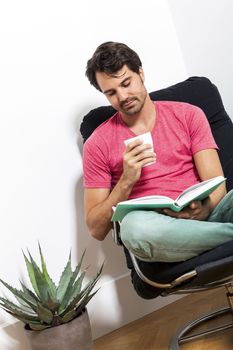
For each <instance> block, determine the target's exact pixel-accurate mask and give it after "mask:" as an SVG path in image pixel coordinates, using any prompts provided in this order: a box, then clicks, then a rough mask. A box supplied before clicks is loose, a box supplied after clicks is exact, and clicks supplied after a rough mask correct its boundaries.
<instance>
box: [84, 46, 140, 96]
mask: <svg viewBox="0 0 233 350" xmlns="http://www.w3.org/2000/svg"><path fill="white" fill-rule="evenodd" d="M124 65H126V66H127V67H128V68H129V69H130V70H132V71H133V72H135V73H137V74H139V69H140V67H141V66H142V63H141V60H140V58H139V56H138V54H137V53H136V52H135V51H133V50H132V49H130V48H129V47H128V46H127V45H125V44H122V43H117V42H113V41H108V42H105V43H103V44H101V45H100V46H98V47H97V49H96V50H95V52H94V54H93V56H92V57H91V58H90V59H89V60H88V61H87V68H86V76H87V78H88V80H89V81H90V83H91V84H92V85H93V86H94V87H95V88H96V89H97V90H99V91H101V89H100V87H99V85H98V83H97V80H96V72H104V73H106V74H108V75H112V74H114V73H116V72H117V71H119V70H120V69H121V68H122V67H123V66H124Z"/></svg>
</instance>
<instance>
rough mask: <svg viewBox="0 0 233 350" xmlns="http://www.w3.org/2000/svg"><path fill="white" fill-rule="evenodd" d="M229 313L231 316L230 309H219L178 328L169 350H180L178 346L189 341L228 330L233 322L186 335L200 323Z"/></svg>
mask: <svg viewBox="0 0 233 350" xmlns="http://www.w3.org/2000/svg"><path fill="white" fill-rule="evenodd" d="M227 313H230V314H232V309H231V308H230V307H225V308H222V309H219V310H217V311H214V312H212V313H210V314H207V315H204V316H202V317H200V318H198V319H196V320H194V321H191V322H189V323H188V324H186V325H185V326H183V327H182V328H180V329H179V330H178V332H177V333H176V334H175V335H174V336H173V338H172V340H171V343H170V350H180V346H179V345H180V344H182V343H185V342H188V341H190V340H194V339H197V338H200V337H202V336H204V335H209V334H214V333H217V332H220V331H223V330H226V329H228V328H231V327H233V322H231V323H228V324H225V325H223V326H219V327H215V328H211V329H209V330H206V331H203V332H200V333H195V334H191V335H188V333H190V331H192V330H193V329H194V328H195V327H197V326H199V325H201V324H202V323H204V322H206V321H209V320H211V319H214V318H216V317H219V316H221V315H224V314H227Z"/></svg>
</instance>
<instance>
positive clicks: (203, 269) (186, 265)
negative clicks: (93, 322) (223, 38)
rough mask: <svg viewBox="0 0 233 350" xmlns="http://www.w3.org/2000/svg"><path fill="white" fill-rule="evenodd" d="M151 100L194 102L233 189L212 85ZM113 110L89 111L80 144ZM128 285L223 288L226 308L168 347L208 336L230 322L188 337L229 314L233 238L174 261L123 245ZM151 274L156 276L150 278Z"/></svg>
mask: <svg viewBox="0 0 233 350" xmlns="http://www.w3.org/2000/svg"><path fill="white" fill-rule="evenodd" d="M150 97H151V99H152V100H167V101H182V102H188V103H191V104H193V105H196V106H199V107H200V108H201V109H202V110H203V111H204V112H205V114H206V117H207V119H208V121H209V123H210V126H211V129H212V133H213V135H214V138H215V141H216V143H217V145H218V147H219V156H220V160H221V163H222V167H223V170H224V174H225V176H226V177H227V182H226V185H227V191H229V190H231V189H232V188H233V147H232V141H233V124H232V121H231V119H230V118H229V116H228V115H227V113H226V111H225V109H224V106H223V103H222V99H221V96H220V94H219V91H218V89H217V87H216V86H215V85H214V84H213V83H212V82H211V81H210V80H209V79H207V78H205V77H191V78H189V79H187V80H185V81H183V82H181V83H178V84H176V85H173V86H170V87H168V88H166V89H162V90H159V91H155V92H151V93H150ZM114 113H115V110H114V109H113V108H112V107H111V106H103V107H99V108H96V109H93V110H91V111H90V112H89V113H88V114H87V115H86V116H85V117H84V118H83V121H82V124H81V127H80V131H81V134H82V137H83V140H84V142H85V141H86V140H87V138H88V137H89V136H90V135H91V133H92V132H93V131H94V130H95V128H96V127H97V126H98V125H100V124H101V123H102V122H104V121H105V120H107V119H108V118H109V117H110V116H112V115H113V114H114ZM113 233H114V235H113V236H114V240H115V241H116V243H118V244H121V241H120V225H119V224H116V225H115V227H114V231H113ZM123 249H124V252H125V255H126V261H127V266H128V268H129V269H130V270H131V278H132V283H133V286H134V288H135V290H136V292H137V293H138V295H139V296H141V297H142V298H144V299H152V298H155V297H157V296H159V295H161V296H167V295H170V294H187V293H193V292H199V291H203V290H208V289H213V288H219V287H222V286H225V288H226V296H227V300H228V304H229V307H226V308H223V309H220V310H217V311H215V312H212V313H211V314H208V315H205V316H203V317H201V318H199V319H197V320H195V321H193V322H191V323H189V324H187V325H185V326H184V327H182V329H180V330H179V331H178V332H177V333H176V334H175V336H174V337H173V339H172V340H171V345H170V349H171V350H178V349H180V347H179V344H181V343H183V342H186V341H188V340H193V339H195V338H198V337H200V336H202V335H206V334H212V333H215V332H217V331H222V330H224V329H227V328H230V327H232V326H233V323H229V324H225V325H223V326H221V327H216V328H212V329H209V330H207V331H203V332H199V333H196V334H192V335H189V333H190V331H191V330H192V329H193V328H195V327H196V326H197V325H200V324H201V323H203V322H205V321H208V320H209V319H212V318H215V317H218V316H220V315H223V314H225V313H232V312H233V240H232V241H230V242H227V243H224V244H222V245H220V246H218V247H217V248H214V249H212V250H210V251H207V252H205V253H202V254H201V255H199V256H197V257H194V258H192V259H189V260H187V261H184V262H179V263H162V262H151V263H148V262H143V261H140V260H139V259H137V258H136V257H135V256H134V255H133V254H132V253H130V252H129V251H128V250H127V249H126V248H125V247H124V246H123ZM155 276H156V279H155Z"/></svg>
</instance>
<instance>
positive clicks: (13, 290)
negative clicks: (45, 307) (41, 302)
mask: <svg viewBox="0 0 233 350" xmlns="http://www.w3.org/2000/svg"><path fill="white" fill-rule="evenodd" d="M0 282H1V283H2V284H3V285H4V286H5V287H6V288H7V289H8V290H9V291H10V292H11V293H12V294H13V295H14V296H15V297H18V298H20V299H22V300H23V301H24V302H25V303H26V304H28V305H29V306H30V307H31V308H32V309H33V310H34V311H36V308H35V305H34V304H32V303H31V302H30V301H29V300H28V299H27V296H26V295H25V294H24V292H23V291H21V290H18V289H16V288H13V287H12V286H10V285H9V284H8V283H6V282H4V281H3V280H2V279H0Z"/></svg>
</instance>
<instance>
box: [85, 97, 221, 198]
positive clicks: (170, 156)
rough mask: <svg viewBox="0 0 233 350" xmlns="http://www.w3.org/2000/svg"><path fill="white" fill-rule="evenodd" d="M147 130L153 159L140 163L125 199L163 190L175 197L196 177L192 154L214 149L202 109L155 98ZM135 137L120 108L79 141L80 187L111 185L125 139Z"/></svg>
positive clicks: (116, 175) (119, 171) (119, 167)
mask: <svg viewBox="0 0 233 350" xmlns="http://www.w3.org/2000/svg"><path fill="white" fill-rule="evenodd" d="M154 104H155V108H156V122H155V125H154V128H153V130H152V132H151V134H152V138H153V143H154V151H155V153H156V157H157V160H156V163H154V164H151V165H149V166H147V167H144V168H142V172H141V177H140V179H139V181H138V182H137V183H136V184H135V185H134V187H133V190H132V192H131V194H130V197H129V198H137V197H141V196H148V195H156V194H157V195H164V196H169V197H171V198H173V199H175V198H176V197H177V196H178V195H179V194H180V192H181V191H183V190H184V189H186V188H187V187H189V186H191V185H193V184H195V183H197V182H199V181H200V180H199V177H198V174H197V171H196V169H195V166H194V163H193V155H194V154H195V153H196V152H198V151H201V150H204V149H210V148H216V149H217V148H218V147H217V145H216V143H215V141H214V138H213V136H212V133H211V130H210V126H209V123H208V120H207V119H206V116H205V114H204V113H203V111H202V110H201V109H200V108H198V107H196V106H193V105H190V104H188V103H182V102H170V101H156V102H154ZM134 136H136V135H135V134H134V133H133V132H132V130H130V129H129V128H128V126H127V125H126V124H125V123H124V122H123V121H122V119H121V116H120V114H119V113H116V114H115V115H114V116H113V117H111V118H110V119H108V120H107V121H106V122H104V123H103V124H101V125H100V126H99V127H98V128H97V129H96V130H95V131H94V132H93V133H92V135H91V136H90V137H89V139H88V140H87V141H86V143H85V144H84V150H83V170H84V187H86V188H109V189H112V188H113V187H114V186H115V185H116V183H117V181H118V180H119V178H120V176H121V174H122V171H123V160H122V154H123V152H124V150H125V145H124V140H126V139H128V138H131V137H134Z"/></svg>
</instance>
